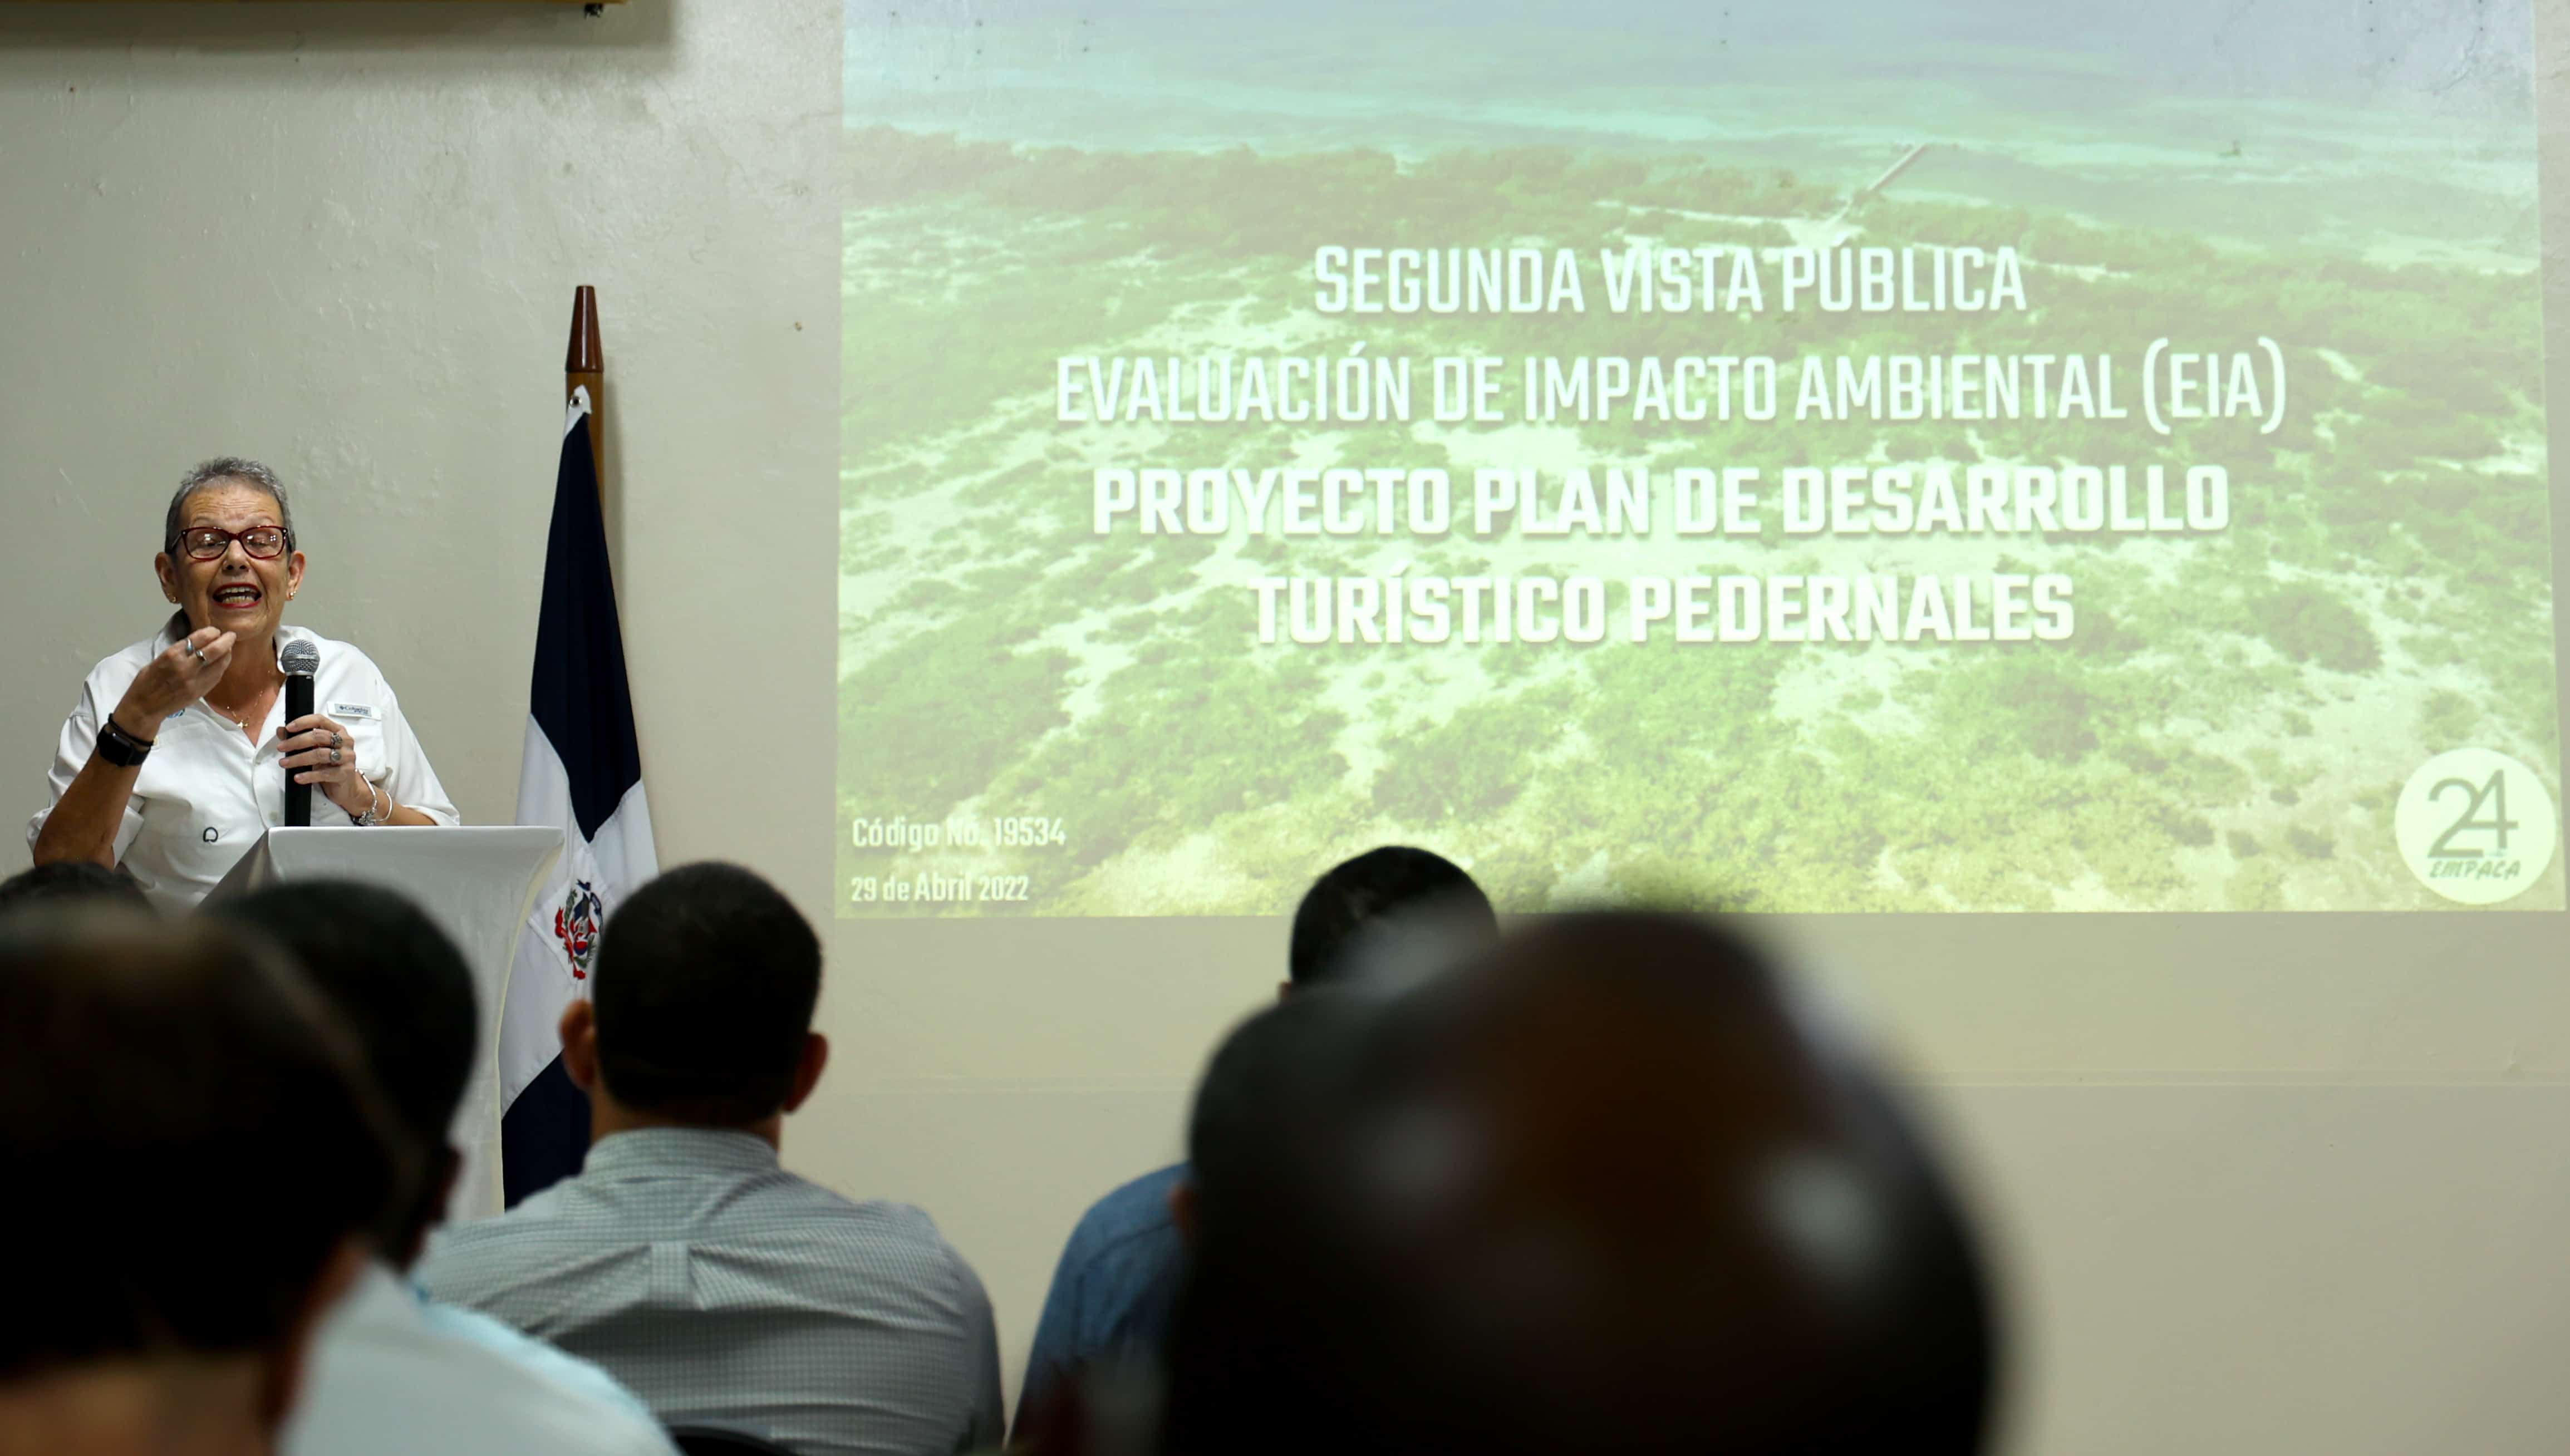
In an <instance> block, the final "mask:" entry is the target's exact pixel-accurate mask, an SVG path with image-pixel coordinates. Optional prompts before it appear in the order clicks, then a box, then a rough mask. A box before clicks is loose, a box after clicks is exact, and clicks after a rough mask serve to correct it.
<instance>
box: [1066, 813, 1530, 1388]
mask: <svg viewBox="0 0 2570 1456" xmlns="http://www.w3.org/2000/svg"><path fill="white" fill-rule="evenodd" d="M1399 922H1424V923H1425V924H1426V926H1427V928H1428V931H1429V932H1430V933H1434V934H1440V935H1442V936H1444V937H1447V938H1449V939H1451V940H1452V941H1453V943H1455V944H1456V945H1457V946H1458V947H1459V948H1463V949H1478V948H1480V947H1481V946H1482V945H1483V944H1485V943H1487V942H1488V941H1489V940H1490V939H1492V938H1493V937H1495V936H1497V935H1498V934H1499V917H1498V915H1497V914H1496V913H1495V912H1494V911H1493V910H1492V909H1491V901H1490V897H1488V896H1486V895H1484V894H1483V893H1482V888H1481V887H1480V886H1479V885H1476V884H1474V883H1473V877H1472V876H1470V875H1468V874H1466V873H1465V872H1464V870H1463V869H1462V867H1460V866H1458V865H1456V864H1455V863H1454V862H1453V861H1451V860H1448V859H1446V858H1444V857H1443V856H1440V855H1435V854H1431V853H1430V852H1428V851H1426V850H1417V849H1411V848H1408V847H1407V846H1400V845H1388V846H1385V847H1384V848H1382V849H1378V850H1369V851H1368V852H1366V853H1365V854H1362V855H1359V856H1357V857H1356V858H1355V859H1353V860H1349V861H1346V862H1344V863H1342V864H1340V865H1337V866H1335V867H1333V868H1332V869H1331V870H1330V871H1329V873H1327V874H1325V875H1323V876H1322V877H1321V878H1320V879H1319V880H1317V881H1315V882H1313V885H1312V888H1311V889H1310V890H1309V891H1306V892H1305V893H1304V896H1303V901H1302V904H1301V905H1300V906H1298V907H1297V908H1296V909H1295V911H1294V927H1293V931H1292V935H1291V938H1290V940H1289V942H1288V947H1287V953H1286V970H1287V976H1288V978H1287V980H1286V982H1285V984H1284V986H1283V987H1282V988H1281V994H1285V995H1291V994H1293V993H1294V992H1295V991H1297V990H1303V989H1308V988H1310V987H1314V986H1320V985H1327V984H1332V983H1335V982H1338V981H1340V980H1342V979H1343V978H1345V977H1346V976H1347V975H1348V974H1349V973H1350V971H1351V970H1352V969H1354V968H1355V965H1356V963H1357V962H1359V961H1361V960H1363V959H1364V954H1363V951H1364V950H1365V948H1366V942H1367V941H1368V940H1369V938H1370V937H1372V936H1375V935H1378V934H1387V935H1388V934H1390V933H1392V932H1393V930H1392V927H1393V926H1395V925H1396V923H1399ZM1186 1179H1187V1165H1186V1164H1184V1163H1178V1164H1173V1165H1171V1166H1170V1167H1167V1168H1162V1169H1160V1170H1159V1171H1157V1172H1154V1173H1145V1174H1143V1175H1142V1176H1141V1177H1139V1178H1136V1179H1134V1180H1133V1181H1132V1182H1130V1183H1127V1184H1125V1185H1123V1186H1122V1187H1120V1188H1118V1189H1116V1190H1115V1191H1114V1192H1112V1193H1109V1194H1107V1195H1106V1196H1105V1197H1104V1198H1101V1199H1099V1200H1098V1201H1097V1202H1096V1203H1095V1204H1094V1205H1092V1206H1090V1208H1089V1210H1088V1212H1087V1213H1086V1214H1083V1215H1082V1216H1081V1217H1080V1220H1079V1224H1078V1227H1076V1228H1074V1229H1073V1230H1072V1231H1071V1242H1070V1243H1069V1244H1068V1245H1066V1246H1065V1247H1064V1249H1063V1252H1062V1262H1061V1263H1060V1264H1059V1265H1057V1266H1056V1267H1055V1270H1054V1276H1053V1288H1052V1290H1051V1291H1050V1292H1049V1293H1048V1294H1047V1295H1046V1296H1045V1306H1044V1315H1043V1317H1042V1319H1041V1320H1040V1321H1039V1322H1038V1324H1037V1326H1036V1337H1035V1344H1034V1346H1033V1348H1032V1349H1031V1350H1030V1351H1029V1353H1028V1355H1027V1377H1026V1382H1025V1385H1024V1388H1023V1389H1021V1390H1020V1391H1019V1392H1018V1421H1019V1424H1020V1426H1021V1427H1022V1428H1023V1427H1025V1426H1026V1425H1027V1424H1028V1423H1029V1422H1030V1420H1031V1419H1032V1418H1033V1417H1034V1415H1035V1414H1036V1413H1037V1412H1038V1411H1039V1410H1040V1409H1041V1408H1042V1406H1043V1402H1044V1400H1045V1397H1046V1396H1047V1394H1048V1393H1049V1392H1050V1391H1051V1390H1052V1388H1053V1387H1054V1385H1055V1383H1056V1382H1057V1381H1059V1380H1060V1379H1062V1378H1063V1376H1064V1375H1066V1374H1068V1373H1070V1372H1071V1371H1073V1370H1076V1369H1078V1368H1080V1367H1081V1366H1083V1365H1085V1364H1087V1363H1089V1362H1090V1361H1093V1360H1096V1359H1098V1358H1100V1357H1103V1356H1110V1355H1125V1354H1141V1353H1148V1352H1150V1351H1152V1350H1155V1349H1156V1348H1157V1347H1158V1345H1159V1341H1160V1338H1161V1336H1162V1335H1163V1334H1164V1333H1165V1332H1166V1330H1167V1327H1168V1314H1169V1300H1170V1298H1171V1297H1172V1296H1173V1295H1174V1293H1175V1291H1176V1280H1177V1271H1178V1263H1179V1260H1180V1259H1181V1258H1182V1257H1183V1255H1184V1254H1185V1245H1184V1243H1183V1241H1182V1240H1181V1239H1180V1237H1179V1232H1178V1229H1177V1226H1176V1224H1175V1223H1174V1221H1173V1219H1172V1214H1171V1203H1172V1200H1173V1199H1176V1198H1180V1197H1183V1194H1182V1192H1181V1190H1182V1188H1183V1185H1184V1184H1185V1182H1186Z"/></svg>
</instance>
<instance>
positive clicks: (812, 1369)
mask: <svg viewBox="0 0 2570 1456" xmlns="http://www.w3.org/2000/svg"><path fill="white" fill-rule="evenodd" d="M417 1275H418V1278H419V1281H420V1283H421V1284H422V1285H423V1286H425V1287H426V1288H427V1289H428V1290H429V1292H430V1293H431V1294H433V1295H434V1296H436V1297H437V1298H440V1299H443V1300H446V1301H448V1302H450V1303H456V1304H462V1305H465V1306H467V1307H469V1308H474V1309H479V1310H482V1311H483V1312H484V1313H487V1314H491V1315H493V1316H495V1317H497V1318H500V1319H503V1320H505V1321H507V1322H508V1323H510V1324H513V1325H515V1326H517V1327H518V1328H520V1329H522V1330H525V1331H526V1332H527V1333H529V1334H531V1335H534V1336H536V1337H537V1338H539V1339H543V1340H547V1341H550V1342H552V1343H553V1344H555V1345H557V1346H559V1347H561V1348H562V1349H565V1350H567V1351H569V1352H571V1353H572V1354H575V1355H578V1356H580V1357H582V1358H584V1359H588V1360H594V1361H596V1362H597V1363H598V1364H600V1365H603V1366H605V1367H606V1368H607V1370H608V1372H609V1373H610V1374H613V1375H614V1376H616V1378H617V1379H619V1380H622V1381H624V1382H625V1383H626V1384H627V1385H629V1386H631V1387H632V1388H633V1389H634V1391H635V1393H636V1394H638V1395H640V1396H642V1399H643V1401H644V1402H645V1403H647V1404H648V1405H649V1406H650V1407H651V1410H652V1413H653V1414H655V1415H657V1416H658V1417H659V1418H660V1419H661V1421H662V1422H664V1423H666V1424H669V1425H702V1426H721V1427H727V1428H730V1429H734V1430H741V1431H746V1432H749V1433H750V1434H753V1435H757V1436H762V1437H765V1438H766V1439H768V1440H770V1441H773V1442H775V1443H777V1444H778V1445H781V1446H784V1447H786V1448H787V1449H788V1450H791V1451H794V1452H795V1453H797V1456H949V1453H953V1452H958V1451H965V1450H970V1449H973V1448H975V1447H977V1446H983V1445H995V1444H997V1443H998V1441H999V1440H1000V1437H1001V1413H1000V1374H999V1348H998V1340H997V1337H996V1335H995V1333H994V1331H993V1328H992V1322H991V1303H990V1299H989V1297H988V1296H987V1295H985V1294H984V1293H983V1291H982V1282H981V1280H980V1279H979V1278H977V1277H976V1276H975V1275H974V1274H973V1270H972V1268H971V1266H969V1265H967V1264H965V1262H964V1259H963V1257H962V1256H961V1255H959V1254H957V1253H956V1252H955V1251H954V1249H953V1248H951V1247H950V1246H948V1244H947V1243H946V1241H945V1240H944V1239H943V1238H941V1237H939V1235H938V1232H937V1226H936V1225H935V1224H933V1223H931V1222H930V1221H929V1218H928V1216H927V1215H926V1214H923V1213H921V1212H920V1211H919V1210H917V1209H914V1208H911V1207H909V1206H908V1205H904V1204H895V1203H884V1202H872V1203H862V1204H860V1203H851V1202H850V1201H848V1200H847V1199H844V1198H841V1197H839V1196H838V1195H837V1194H835V1193H832V1192H830V1191H829V1190H828V1189H825V1188H822V1187H820V1186H819V1185H817V1184H813V1183H808V1182H806V1181H804V1180H803V1179H800V1178H797V1177H795V1176H793V1175H792V1174H790V1173H786V1172H784V1171H783V1170H781V1169H780V1168H778V1166H777V1160H776V1149H775V1148H773V1147H771V1146H769V1145H768V1144H767V1143H766V1142H765V1141H763V1140H761V1139H759V1138H756V1137H753V1136H751V1135H749V1134H747V1133H737V1132H722V1131H714V1130H710V1129H693V1128H647V1129H642V1130H639V1131H635V1132H627V1133H619V1134H617V1135H616V1136H614V1137H611V1138H607V1139H605V1140H603V1141H601V1142H600V1143H599V1144H598V1145H597V1146H596V1147H594V1148H592V1149H590V1152H589V1162H588V1165H587V1166H586V1167H585V1168H584V1169H583V1170H582V1172H581V1174H580V1176H579V1177H577V1178H574V1179H570V1180H568V1181H566V1182H564V1183H560V1184H557V1185H555V1186H554V1187H553V1188H550V1189H548V1190H546V1191H545V1192H543V1193H541V1194H538V1195H537V1196H536V1197H534V1198H531V1199H529V1200H527V1201H526V1202H525V1203H523V1204H521V1205H519V1206H518V1207H517V1208H516V1209H514V1210H511V1211H510V1212H509V1213H507V1214H504V1215H502V1216H501V1217H499V1218H496V1219H488V1220H484V1221H482V1222H480V1223H474V1224H464V1225H459V1226H456V1227H454V1228H450V1229H448V1230H446V1231H445V1232H444V1233H443V1234H441V1235H440V1236H439V1237H438V1239H437V1241H436V1242H435V1243H434V1244H433V1245H431V1247H430V1249H429V1253H428V1257H427V1258H426V1259H424V1260H422V1261H421V1263H420V1265H419V1268H418V1271H417Z"/></svg>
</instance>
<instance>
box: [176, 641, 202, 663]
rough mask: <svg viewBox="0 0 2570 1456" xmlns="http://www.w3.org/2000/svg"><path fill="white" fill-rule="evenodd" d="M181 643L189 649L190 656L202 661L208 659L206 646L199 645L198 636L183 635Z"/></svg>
mask: <svg viewBox="0 0 2570 1456" xmlns="http://www.w3.org/2000/svg"><path fill="white" fill-rule="evenodd" d="M179 645H180V646H182V647H185V648H187V649H188V655H189V656H191V657H194V658H196V659H197V660H198V661H200V662H203V661H205V660H206V651H205V649H204V648H202V647H200V646H198V645H197V639H196V638H194V637H182V638H180V639H179Z"/></svg>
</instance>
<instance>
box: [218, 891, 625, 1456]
mask: <svg viewBox="0 0 2570 1456" xmlns="http://www.w3.org/2000/svg"><path fill="white" fill-rule="evenodd" d="M209 909H210V910H211V911H212V912H213V913H215V914H218V915H220V916H221V917H223V918H226V919H230V920H234V921H237V922H239V923H242V924H245V925H250V926H254V927H256V928H259V929H263V930H265V931H266V932H268V934H269V935H270V936H271V937H273V938H274V939H275V940H276V942H277V943H278V944H280V945H282V946H284V948H285V949H286V950H287V951H288V952H289V953H290V954H292V955H293V956H294V958H295V959H296V960H297V961H299V962H300V963H301V966H302V969H303V972H304V978H305V979H306V980H307V981H308V982H309V983H310V984H311V985H312V986H313V987H314V988H315V989H317V990H318V991H320V993H321V995H322V997H323V999H325V1000H326V1001H328V1002H329V1003H330V1007H331V1009H332V1010H333V1011H334V1012H336V1013H337V1015H338V1017H339V1019H340V1020H341V1021H342V1022H343V1023H344V1024H345V1025H346V1026H347V1027H348V1029H349V1030H350V1031H351V1032H352V1033H353V1034H354V1035H355V1036H356V1038H357V1042H358V1044H359V1046H360V1048H361V1049H362V1050H363V1053H364V1056H365V1061H366V1065H367V1067H368V1069H369V1070H370V1071H371V1072H372V1073H373V1076H374V1081H375V1084H376V1085H377V1086H378V1087H380V1088H381V1089H382V1091H383V1094H384V1100H385V1102H386V1104H387V1105H388V1106H389V1107H390V1109H391V1111H392V1114H393V1118H394V1121H395V1123H396V1124H397V1126H398V1127H399V1129H400V1132H401V1134H402V1136H403V1138H404V1141H405V1142H406V1144H407V1146H408V1149H409V1152H410V1156H411V1158H412V1160H413V1161H414V1162H415V1163H416V1165H417V1166H418V1167H419V1168H420V1169H421V1170H422V1176H421V1177H420V1178H419V1179H418V1180H417V1181H416V1182H415V1183H414V1184H413V1185H412V1186H411V1187H410V1188H408V1189H405V1190H403V1191H402V1193H401V1194H400V1196H398V1197H396V1198H395V1199H393V1200H392V1201H390V1202H389V1203H388V1204H386V1205H385V1207H384V1208H383V1209H382V1210H380V1211H379V1212H378V1214H377V1216H376V1218H375V1219H374V1222H373V1230H374V1244H375V1255H376V1257H375V1259H374V1260H372V1261H371V1262H370V1263H369V1264H368V1265H367V1267H366V1269H365V1271H364V1273H362V1274H359V1275H358V1278H357V1282H356V1286H355V1287H354V1288H353V1289H352V1290H350V1292H349V1295H348V1297H347V1298H346V1299H345V1300H344V1301H343V1302H342V1303H341V1304H340V1306H339V1308H338V1310H337V1311H336V1312H335V1313H333V1314H332V1315H331V1316H330V1318H329V1320H328V1321H327V1322H326V1323H325V1324H323V1326H322V1328H321V1335H320V1339H319V1342H318V1347H317V1350H316V1353H315V1358H314V1361H313V1365H312V1378H311V1392H310V1395H309V1397H308V1398H307V1399H306V1400H305V1401H304V1404H303V1408H302V1409H301V1410H300V1411H298V1412H297V1413H296V1415H295V1417H294V1420H293V1422H292V1423H291V1424H290V1425H289V1426H288V1427H287V1429H286V1436H285V1441H284V1450H285V1453H286V1456H442V1453H447V1452H459V1451H473V1452H486V1453H491V1456H520V1453H523V1456H671V1453H672V1451H673V1448H672V1447H671V1446H670V1444H669V1441H668V1438H667V1436H666V1435H665V1434H664V1433H663V1432H662V1431H661V1430H660V1428H659V1426H658V1425H657V1424H656V1423H655V1422H654V1421H653V1420H652V1419H651V1413H650V1411H649V1410H647V1409H646V1408H644V1407H643V1405H642V1402H641V1401H640V1400H638V1399H637V1398H636V1397H635V1396H634V1395H632V1394H631V1393H629V1392H627V1391H626V1390H625V1389H624V1388H623V1387H621V1386H619V1385H617V1384H616V1382H615V1381H614V1379H612V1378H611V1377H609V1376H608V1375H607V1373H606V1372H605V1371H602V1370H600V1369H598V1368H597V1367H596V1366H594V1365H590V1364H588V1363H586V1362H584V1361H581V1360H576V1359H573V1358H572V1357H570V1356H568V1355H565V1354H563V1353H562V1352H560V1351H558V1350H555V1349H553V1348H551V1347H550V1346H547V1345H544V1344H541V1343H539V1342H537V1341H535V1340H532V1339H529V1338H528V1337H527V1336H525V1335H523V1334H520V1333H519V1332H517V1331H516V1330H514V1329H511V1328H509V1327H508V1326H507V1325H504V1324H502V1323H500V1322H499V1321H498V1320H495V1319H492V1318H490V1317H489V1316H487V1315H482V1314H476V1313H474V1312H472V1311H471V1310H466V1309H456V1308H452V1307H449V1306H444V1305H439V1304H435V1303H432V1302H430V1301H428V1300H426V1299H423V1298H421V1297H420V1295H419V1293H418V1291H417V1290H415V1289H413V1288H412V1287H411V1286H410V1284H409V1282H408V1281H407V1279H406V1278H405V1277H404V1274H405V1273H406V1272H407V1271H408V1270H409V1269H410V1267H411V1265H412V1264H413V1263H414V1262H415V1261H417V1259H418V1258H419V1252H420V1249H421V1247H422V1246H423V1245H424V1244H426V1242H427V1240H428V1231H429V1229H430V1228H431V1227H432V1226H434V1225H435V1224H436V1223H437V1222H438V1220H439V1218H440V1217H441V1216H442V1214H443V1212H444V1210H445V1208H446V1202H447V1199H448V1197H449V1196H450V1194H451V1193H452V1191H453V1189H454V1186H455V1175H456V1171H457V1169H458V1168H459V1167H460V1166H461V1165H462V1159H461V1157H460V1156H459V1155H458V1154H457V1152H456V1150H455V1147H454V1144H452V1143H451V1142H449V1141H448V1138H447V1132H448V1129H449V1128H450V1127H451V1126H452V1125H453V1124H454V1121H455V1110H456V1106H457V1104H458V1103H460V1102H461V1101H462V1100H463V1097H464V1084H465V1081H466V1079H467V1078H468V1076H469V1075H470V1073H471V1071H472V1065H473V1052H474V1048H475V1046H476V1045H477V1043H478V1041H479V1039H480V1038H479V1032H478V1029H477V1027H478V1022H479V1019H480V1013H479V1011H478V1009H477V1006H476V998H475V996H474V994H473V974H472V972H471V971H470V970H468V969H467V968H466V967H465V964H464V955H463V952H462V951H460V950H458V949H456V947H455V942H454V941H452V940H449V939H448V938H447V937H446V934H445V932H444V931H442V930H440V929H438V927H437V926H436V925H435V924H434V923H433V922H431V921H430V919H429V918H428V916H427V915H425V914H423V913H421V911H420V910H419V909H418V908H417V907H415V906H413V905H412V904H411V903H410V902H409V901H406V900H404V899H403V898H402V897H400V896H399V895H396V894H394V893H393V892H391V891H389V890H382V889H378V888H376V887H374V886H369V885H355V884H347V883H341V882H331V881H304V882H299V883H297V884H293V885H281V886H276V887H273V888H270V889H267V890H262V891H258V892H256V893H255V894H252V895H248V896H245V897H242V898H240V899H238V900H231V901H218V902H216V903H215V904H214V906H212V907H210V908H209Z"/></svg>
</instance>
